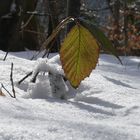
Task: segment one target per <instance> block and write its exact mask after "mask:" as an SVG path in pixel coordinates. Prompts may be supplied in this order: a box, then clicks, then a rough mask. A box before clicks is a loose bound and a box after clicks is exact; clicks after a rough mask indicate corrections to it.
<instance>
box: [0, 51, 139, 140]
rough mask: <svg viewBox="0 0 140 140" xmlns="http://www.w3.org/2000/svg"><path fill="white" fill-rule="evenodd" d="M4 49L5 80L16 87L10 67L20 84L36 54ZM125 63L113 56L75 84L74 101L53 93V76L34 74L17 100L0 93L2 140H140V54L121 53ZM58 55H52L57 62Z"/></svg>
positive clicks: (1, 70)
mask: <svg viewBox="0 0 140 140" xmlns="http://www.w3.org/2000/svg"><path fill="white" fill-rule="evenodd" d="M4 55H5V53H4V52H2V51H0V83H2V84H3V85H4V86H5V88H6V89H7V90H9V91H10V93H12V91H11V82H10V71H11V70H10V67H11V62H13V63H14V70H13V80H14V82H15V84H16V83H17V81H19V80H20V79H21V78H22V77H24V76H25V75H26V74H27V73H28V72H30V71H32V70H33V69H34V68H35V66H36V64H37V62H36V61H30V60H29V58H31V57H32V55H33V52H21V53H10V54H9V55H8V57H7V59H6V61H2V59H3V57H4ZM121 59H122V61H123V64H124V65H123V66H122V65H121V64H119V62H118V61H117V60H116V59H115V58H114V57H112V56H110V55H101V56H100V60H99V64H98V66H97V67H96V70H94V71H93V72H92V73H91V75H90V77H88V78H86V79H85V80H84V81H83V82H82V83H81V85H80V86H79V88H78V89H76V90H75V89H73V88H71V87H70V86H69V84H68V87H69V93H68V94H69V95H76V96H75V97H74V96H71V98H70V96H69V99H68V100H60V99H55V98H52V97H50V96H49V95H50V94H51V90H50V86H49V82H48V79H47V78H46V79H45V76H41V75H40V76H39V78H38V80H37V83H30V82H29V81H30V79H31V77H29V78H27V79H26V80H25V81H24V82H23V83H21V85H17V84H16V86H15V90H16V95H17V98H16V99H14V98H11V97H10V96H9V95H8V94H7V93H6V91H5V90H4V89H2V91H3V92H4V93H5V94H6V97H2V96H1V97H0V140H140V67H139V65H140V58H138V57H121ZM53 60H54V58H52V61H53Z"/></svg>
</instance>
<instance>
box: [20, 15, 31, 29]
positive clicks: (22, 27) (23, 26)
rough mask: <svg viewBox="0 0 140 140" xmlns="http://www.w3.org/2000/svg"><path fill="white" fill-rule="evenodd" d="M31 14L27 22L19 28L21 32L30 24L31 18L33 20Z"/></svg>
mask: <svg viewBox="0 0 140 140" xmlns="http://www.w3.org/2000/svg"><path fill="white" fill-rule="evenodd" d="M33 16H34V15H33V14H32V15H31V16H30V17H29V19H28V20H27V22H26V23H25V24H24V25H22V26H21V30H23V29H24V28H25V27H26V26H27V25H28V24H29V23H30V21H31V20H32V18H33Z"/></svg>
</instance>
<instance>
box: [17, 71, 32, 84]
mask: <svg viewBox="0 0 140 140" xmlns="http://www.w3.org/2000/svg"><path fill="white" fill-rule="evenodd" d="M32 73H33V72H32V71H31V72H29V73H28V74H27V75H26V76H24V77H23V78H22V79H21V80H19V82H18V84H19V85H20V84H21V83H22V82H23V81H24V80H25V79H26V78H28V77H29V76H30V75H32Z"/></svg>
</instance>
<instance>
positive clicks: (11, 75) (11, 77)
mask: <svg viewBox="0 0 140 140" xmlns="http://www.w3.org/2000/svg"><path fill="white" fill-rule="evenodd" d="M10 81H11V85H12V91H13V98H16V94H15V89H14V82H13V63H11V74H10Z"/></svg>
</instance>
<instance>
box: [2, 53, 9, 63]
mask: <svg viewBox="0 0 140 140" xmlns="http://www.w3.org/2000/svg"><path fill="white" fill-rule="evenodd" d="M8 53H9V51H7V52H6V54H5V56H4V58H3V61H5V60H6V58H7V55H8Z"/></svg>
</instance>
